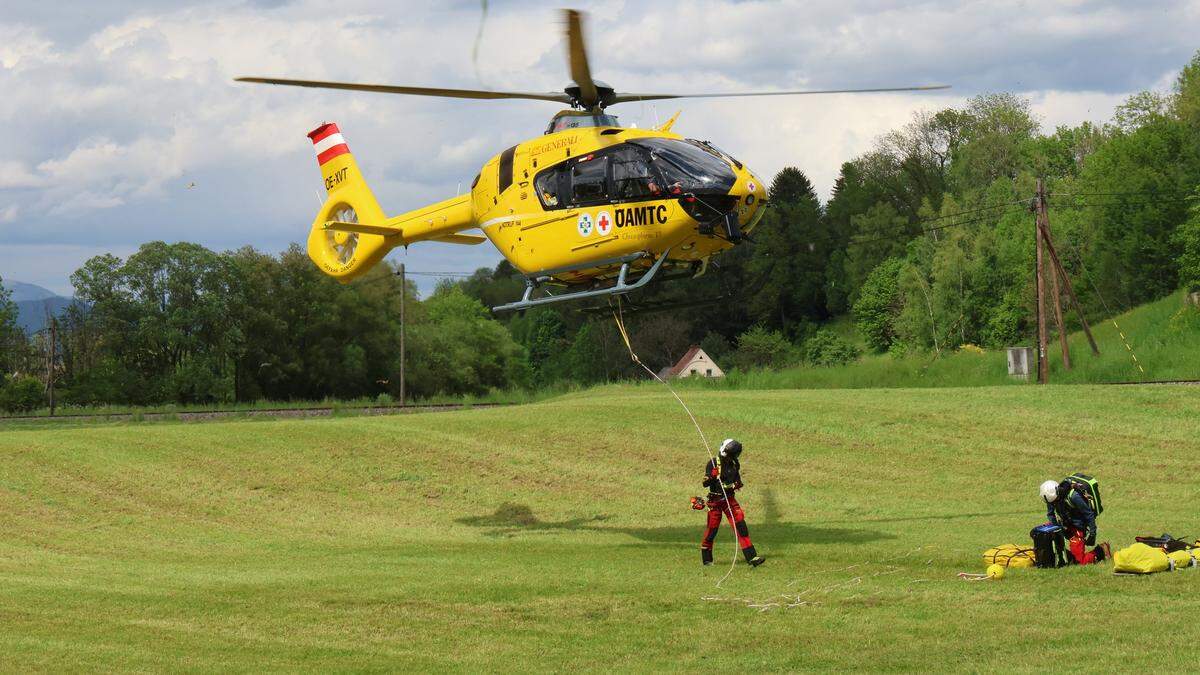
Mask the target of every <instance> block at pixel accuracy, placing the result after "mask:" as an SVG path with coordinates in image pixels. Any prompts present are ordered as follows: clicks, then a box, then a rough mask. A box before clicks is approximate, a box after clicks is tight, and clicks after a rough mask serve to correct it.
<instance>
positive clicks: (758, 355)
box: [733, 326, 796, 370]
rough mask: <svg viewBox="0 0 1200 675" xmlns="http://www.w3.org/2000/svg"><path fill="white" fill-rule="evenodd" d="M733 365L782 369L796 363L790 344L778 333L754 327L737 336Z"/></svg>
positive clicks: (742, 367)
mask: <svg viewBox="0 0 1200 675" xmlns="http://www.w3.org/2000/svg"><path fill="white" fill-rule="evenodd" d="M737 343H738V346H737V349H736V350H735V351H734V352H733V365H734V366H736V367H738V368H741V369H743V370H746V369H750V368H783V367H786V366H790V365H792V364H793V363H795V362H796V356H795V350H794V348H793V347H792V343H790V342H788V340H787V338H785V337H784V336H783V334H782V333H780V332H779V331H774V330H767V329H766V328H764V327H763V326H755V327H753V328H751V329H750V330H748V331H746V332H745V333H742V334H741V335H740V336H738V340H737Z"/></svg>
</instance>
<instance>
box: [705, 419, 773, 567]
mask: <svg viewBox="0 0 1200 675" xmlns="http://www.w3.org/2000/svg"><path fill="white" fill-rule="evenodd" d="M741 454H742V444H741V443H738V442H737V441H735V440H733V439H732V438H727V439H725V440H724V441H723V442H722V443H721V449H720V450H718V451H717V459H716V461H714V460H711V459H710V460H708V464H707V465H705V467H704V487H706V488H708V498H707V500H706V504H707V505H708V525H707V527H706V528H705V529H704V538H703V539H701V540H700V560H701V562H703V563H704V564H705V565H711V564H712V562H713V540H714V539H716V538H717V530H718V529H719V528H720V527H721V517H722V516H724V517H726V518H728V519H729V524H730V526H732V527H733V529H734V530H735V531H736V532H737V538H738V545H739V546H741V547H742V555H744V556H746V562H748V563H750V566H751V567H758V566H759V565H761V564H763V560H765V559H764V558H763V557H762V556H761V555H758V553H757V552H756V551H755V550H754V544H751V543H750V528H749V527H747V526H746V514H745V513H743V512H742V507H741V505H740V504H738V502H737V497H735V496H734V491H736V490H740V489H742V472H741V468H742V467H741V463H740V461H739V460H738V457H739V456H741Z"/></svg>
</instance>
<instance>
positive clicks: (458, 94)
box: [235, 77, 571, 103]
mask: <svg viewBox="0 0 1200 675" xmlns="http://www.w3.org/2000/svg"><path fill="white" fill-rule="evenodd" d="M235 80H236V81H237V82H254V83H256V84H282V85H285V86H289V87H312V88H314V89H346V90H349V91H369V92H375V93H379V94H410V95H413V96H441V97H445V98H475V99H502V98H519V99H530V100H534V101H554V102H556V103H570V102H571V97H570V96H567V95H566V94H559V93H555V92H547V93H544V94H539V93H536V92H525V91H489V90H486V89H441V88H437V87H402V86H397V85H391V84H358V83H355V82H324V81H321V80H290V79H284V78H276V77H238V78H235Z"/></svg>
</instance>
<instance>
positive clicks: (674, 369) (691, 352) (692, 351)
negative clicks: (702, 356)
mask: <svg viewBox="0 0 1200 675" xmlns="http://www.w3.org/2000/svg"><path fill="white" fill-rule="evenodd" d="M703 351H704V350H703V349H700V345H692V346H691V347H688V350H687V352H686V353H684V355H683V358H682V359H679V361H678V362H676V363H675V365H673V366H671V370H670V371H669V372H668V375H669V376H671V377H674V376H676V375H678V374H679V373H680V372H681V371H682V370H683V367H684V366H686V365H687V364H689V363H691V362H692V359H694V358H696V353H697V352H703ZM709 360H710V361H711V360H712V359H709ZM664 379H665V378H664Z"/></svg>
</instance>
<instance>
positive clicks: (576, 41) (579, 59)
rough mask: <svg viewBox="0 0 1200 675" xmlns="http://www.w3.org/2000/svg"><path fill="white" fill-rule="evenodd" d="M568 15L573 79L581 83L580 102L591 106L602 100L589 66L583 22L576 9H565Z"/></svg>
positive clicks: (568, 36)
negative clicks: (584, 42) (584, 41)
mask: <svg viewBox="0 0 1200 675" xmlns="http://www.w3.org/2000/svg"><path fill="white" fill-rule="evenodd" d="M563 12H564V13H565V14H566V16H567V61H568V62H569V64H570V66H571V79H572V80H574V81H575V84H577V85H579V102H580V103H582V104H583V106H584V107H585V108H590V107H592V106H594V105H596V104H597V103H599V102H600V92H599V91H597V90H596V83H595V81H593V80H592V69H591V68H589V67H588V58H587V48H586V47H585V46H584V44H583V22H582V20H581V15H580V13H579V12H578V11H576V10H574V9H567V10H563Z"/></svg>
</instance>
